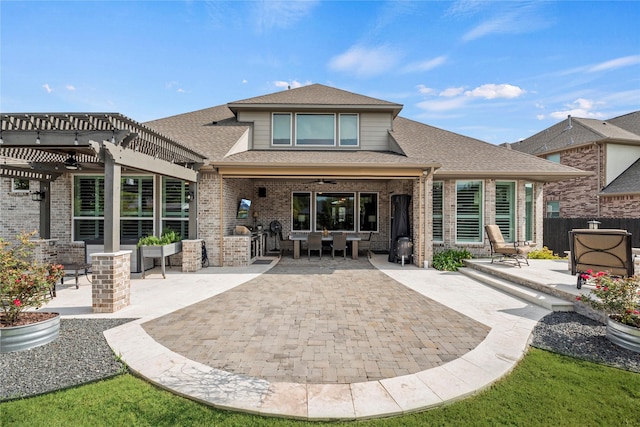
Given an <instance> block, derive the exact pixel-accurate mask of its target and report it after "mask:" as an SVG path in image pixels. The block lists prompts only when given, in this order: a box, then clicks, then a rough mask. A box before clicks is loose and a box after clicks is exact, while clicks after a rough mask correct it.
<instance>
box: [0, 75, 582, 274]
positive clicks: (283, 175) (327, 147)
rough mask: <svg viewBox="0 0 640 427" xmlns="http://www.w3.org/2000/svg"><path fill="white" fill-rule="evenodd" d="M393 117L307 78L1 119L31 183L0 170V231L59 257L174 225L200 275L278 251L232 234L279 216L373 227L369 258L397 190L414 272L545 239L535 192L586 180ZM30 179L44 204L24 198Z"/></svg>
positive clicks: (385, 240) (365, 229)
mask: <svg viewBox="0 0 640 427" xmlns="http://www.w3.org/2000/svg"><path fill="white" fill-rule="evenodd" d="M401 109H402V105H400V104H396V103H392V102H387V101H382V100H379V99H374V98H370V97H367V96H362V95H358V94H354V93H350V92H346V91H343V90H339V89H335V88H331V87H327V86H323V85H319V84H314V85H310V86H305V87H301V88H297V89H291V90H285V91H281V92H277V93H273V94H270V95H265V96H259V97H256V98H250V99H245V100H240V101H235V102H230V103H228V104H226V105H221V106H216V107H212V108H208V109H204V110H199V111H194V112H190V113H185V114H181V115H177V116H172V117H167V118H164V119H160V120H154V121H151V122H148V123H145V124H140V123H136V122H133V121H131V120H130V119H127V118H125V117H123V116H120V115H117V114H107V115H96V114H92V113H87V114H84V115H79V114H76V115H73V114H71V115H56V114H51V115H47V116H45V115H33V114H32V115H30V114H15V115H12V114H7V113H3V115H2V137H3V141H4V144H3V145H1V146H0V147H2V148H0V150H2V151H1V152H0V156H4V157H5V158H7V159H9V161H10V162H18V163H20V162H22V163H24V162H25V161H28V162H29V163H31V164H32V166H33V165H35V169H32V171H33V170H35V171H36V172H37V171H40V174H39V175H37V176H35V175H33V174H32V175H29V170H30V169H29V168H25V167H24V165H22V166H21V165H20V164H16V165H15V166H11V165H9V166H7V164H5V165H4V166H1V167H0V173H2V176H4V177H5V178H0V183H1V185H2V193H3V197H2V198H0V215H1V217H0V237H4V238H11V237H13V235H14V234H15V233H16V232H17V231H20V230H22V229H33V228H39V229H40V234H41V236H42V237H46V238H51V239H56V240H57V241H58V242H59V243H60V244H61V245H62V244H64V242H66V243H67V244H69V245H70V246H71V247H72V246H73V243H72V242H74V241H80V240H85V239H104V240H105V252H109V249H112V250H113V251H117V250H118V249H120V248H121V246H120V243H121V240H122V241H123V242H124V241H125V239H132V241H135V240H137V238H138V237H140V236H142V235H145V234H152V233H155V234H159V233H160V231H161V229H162V228H165V227H171V228H173V229H177V230H179V231H180V232H181V233H183V235H185V236H189V237H190V238H191V239H195V238H199V239H204V241H205V242H206V243H207V246H208V250H209V258H210V260H211V263H212V265H215V266H222V265H246V264H248V263H250V262H252V260H254V259H255V258H256V256H257V255H259V254H260V252H261V249H260V248H261V247H262V248H264V246H265V245H266V246H267V249H270V248H273V247H274V246H275V245H276V241H275V238H274V236H271V235H266V234H265V235H264V236H266V239H265V240H263V241H261V242H260V243H261V244H257V243H256V240H255V238H250V237H249V236H237V235H234V230H235V228H236V226H237V225H244V226H250V227H252V226H257V225H262V226H263V228H264V229H265V230H268V229H269V225H270V224H271V223H272V222H273V221H278V222H280V224H281V225H282V228H283V234H284V236H287V235H290V234H296V233H300V234H304V233H307V232H310V231H316V230H323V229H325V228H326V229H327V230H328V231H337V232H346V233H354V234H358V235H360V236H366V235H368V234H369V233H372V236H373V237H372V242H371V248H372V249H373V250H380V251H386V250H389V248H390V247H391V245H392V244H393V243H394V242H391V237H390V236H391V234H390V229H391V223H392V221H393V218H392V216H393V213H392V208H391V202H392V200H393V196H394V195H408V196H410V205H409V211H408V214H409V217H410V225H411V227H410V230H409V234H410V237H411V238H412V240H413V243H414V246H413V253H414V263H416V264H418V265H422V264H423V261H425V260H429V261H430V260H431V259H432V257H433V254H434V251H438V250H441V249H442V248H451V247H458V248H466V249H468V250H469V251H471V252H472V253H474V254H476V255H488V254H489V242H488V241H487V240H486V238H485V235H484V225H485V224H492V223H497V224H499V225H500V226H501V228H502V231H503V234H504V235H505V237H506V238H507V239H508V240H511V241H513V240H529V241H537V242H538V244H541V243H542V217H543V204H542V187H543V184H544V183H546V182H554V181H561V180H567V179H575V178H576V177H582V176H584V175H585V173H584V172H583V171H580V170H577V169H574V168H571V167H568V166H564V165H560V164H557V163H553V162H548V161H545V160H541V159H538V158H536V157H535V156H530V155H528V154H525V153H521V152H519V151H516V150H508V149H505V148H503V147H498V146H494V145H491V144H489V143H485V142H482V141H479V140H476V139H472V138H469V137H465V136H462V135H458V134H455V133H452V132H448V131H445V130H442V129H438V128H434V127H431V126H428V125H425V124H422V123H418V122H415V121H412V120H408V119H405V118H402V117H400V116H398V114H399V113H400V111H401ZM94 116H100V117H98V118H96V117H94ZM34 141H37V143H36V142H34ZM41 153H45V154H41ZM74 156H75V157H74ZM76 160H77V161H78V163H79V164H80V165H79V167H80V168H78V167H77V165H76V164H75V163H74V162H75V161H76ZM69 166H72V169H70V168H69ZM45 173H50V175H45ZM37 181H41V184H38V182H37ZM12 183H13V184H12ZM12 185H13V188H12ZM39 185H40V186H42V188H44V189H45V190H46V191H45V192H44V193H42V196H43V200H44V201H42V202H39V201H33V200H32V198H38V196H37V195H35V196H34V195H33V194H32V193H34V190H38V191H40V190H39V188H41V187H39ZM248 202H250V206H248V207H249V209H248V212H247V209H246V208H247V204H248ZM239 205H241V208H239ZM36 218H38V220H36ZM39 223H42V224H41V225H40V226H38V224H39ZM257 230H258V227H256V228H255V230H254V231H257ZM60 248H61V249H60V252H64V251H65V250H70V249H64V246H60Z"/></svg>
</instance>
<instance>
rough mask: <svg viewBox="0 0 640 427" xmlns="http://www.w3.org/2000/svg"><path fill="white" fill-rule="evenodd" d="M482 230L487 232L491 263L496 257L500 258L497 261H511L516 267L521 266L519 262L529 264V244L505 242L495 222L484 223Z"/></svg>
mask: <svg viewBox="0 0 640 427" xmlns="http://www.w3.org/2000/svg"><path fill="white" fill-rule="evenodd" d="M484 230H485V231H486V233H487V237H488V238H489V244H490V245H491V263H492V264H493V261H494V260H495V259H496V258H500V259H499V260H498V262H507V261H513V262H514V263H515V264H516V265H517V266H518V267H521V262H524V263H525V264H527V265H529V260H528V259H527V255H528V254H529V251H530V250H531V247H530V246H528V245H518V242H513V243H508V242H505V241H504V237H502V232H501V231H500V227H498V226H497V225H495V224H491V225H485V226H484Z"/></svg>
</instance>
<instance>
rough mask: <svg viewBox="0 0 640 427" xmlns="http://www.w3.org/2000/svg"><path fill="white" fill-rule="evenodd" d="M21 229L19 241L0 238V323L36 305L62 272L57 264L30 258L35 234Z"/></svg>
mask: <svg viewBox="0 0 640 427" xmlns="http://www.w3.org/2000/svg"><path fill="white" fill-rule="evenodd" d="M35 233H36V232H35V231H34V232H31V233H22V234H20V235H19V236H18V242H19V244H18V245H17V246H16V247H10V245H11V244H10V243H8V242H5V241H4V240H2V239H0V305H1V307H2V312H1V313H0V314H1V316H0V323H2V324H6V325H12V324H14V323H15V322H16V321H17V320H18V318H19V317H20V313H22V312H23V311H24V310H26V309H28V308H40V307H42V305H43V304H44V303H45V302H47V301H49V299H50V298H51V289H52V288H53V286H55V284H56V282H57V281H58V280H60V278H61V277H62V276H63V275H64V270H63V268H62V265H60V264H37V263H34V262H32V261H30V255H31V250H32V248H33V246H34V245H33V243H32V242H30V241H29V239H30V238H31V237H33V236H34V235H35Z"/></svg>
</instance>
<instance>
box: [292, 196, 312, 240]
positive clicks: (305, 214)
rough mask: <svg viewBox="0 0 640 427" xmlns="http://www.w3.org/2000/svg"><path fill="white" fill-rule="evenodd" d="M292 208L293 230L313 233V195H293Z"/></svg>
mask: <svg viewBox="0 0 640 427" xmlns="http://www.w3.org/2000/svg"><path fill="white" fill-rule="evenodd" d="M291 207H292V209H291V216H292V218H291V224H292V226H291V229H292V230H293V231H311V193H293V198H292V201H291Z"/></svg>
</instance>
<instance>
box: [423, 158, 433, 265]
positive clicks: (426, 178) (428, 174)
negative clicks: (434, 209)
mask: <svg viewBox="0 0 640 427" xmlns="http://www.w3.org/2000/svg"><path fill="white" fill-rule="evenodd" d="M434 172H435V168H429V171H428V172H426V171H422V183H423V186H424V188H423V190H422V199H423V203H424V210H423V211H424V214H423V215H422V220H421V224H426V222H427V215H429V213H428V212H427V195H428V192H429V189H428V188H427V186H426V182H428V181H431V180H432V179H433V174H434ZM421 228H422V227H421ZM426 234H427V232H426V226H424V231H423V230H421V236H422V240H423V244H422V263H423V264H424V261H425V258H426V257H427V255H426V254H427V253H428V252H429V251H428V250H427V245H428V244H431V245H432V246H433V235H432V236H431V237H432V238H431V241H430V242H429V241H428V239H427V237H426Z"/></svg>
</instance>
